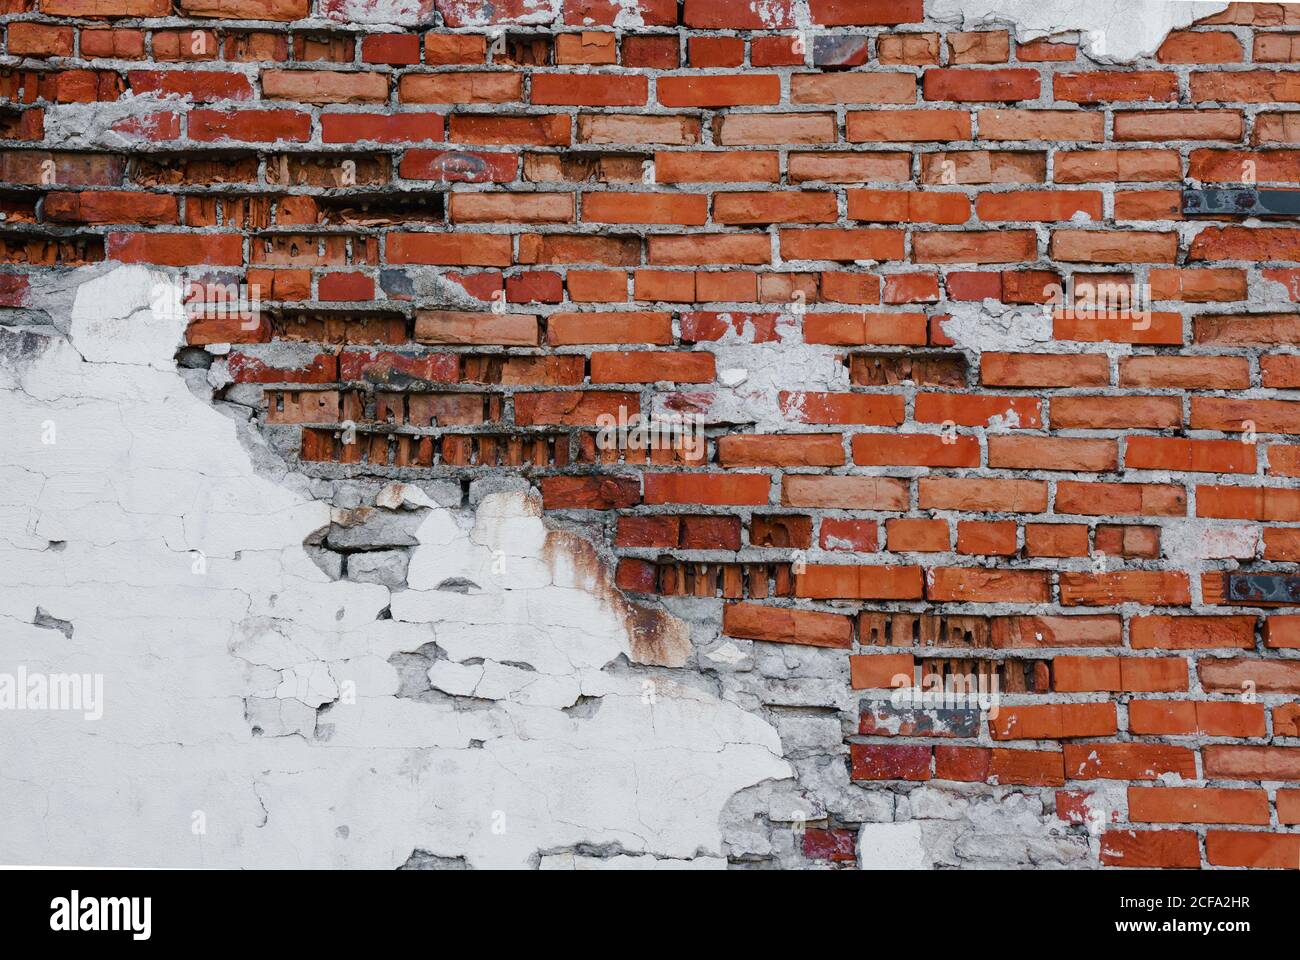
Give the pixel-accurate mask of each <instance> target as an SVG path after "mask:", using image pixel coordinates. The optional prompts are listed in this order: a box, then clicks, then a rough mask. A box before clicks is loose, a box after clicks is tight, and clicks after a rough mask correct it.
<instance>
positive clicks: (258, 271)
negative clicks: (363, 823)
mask: <svg viewBox="0 0 1300 960" xmlns="http://www.w3.org/2000/svg"><path fill="white" fill-rule="evenodd" d="M417 6H418V9H417ZM552 8H553V9H552ZM625 8H626V9H625ZM0 10H3V12H4V18H3V19H4V59H3V67H2V68H0V96H3V98H4V102H3V104H2V105H0V137H3V139H4V143H3V144H2V145H0V147H2V149H0V180H2V181H3V193H0V209H2V210H3V213H4V220H3V224H0V304H3V305H4V306H6V307H11V308H18V309H21V308H22V307H23V306H24V303H25V297H26V291H27V289H28V286H29V283H30V282H31V279H32V275H33V274H36V273H39V272H41V271H54V270H61V269H63V268H68V267H75V266H80V265H85V264H89V263H96V262H99V261H106V260H107V261H117V262H123V263H145V264H150V265H156V266H159V267H165V268H174V269H175V270H178V271H181V272H182V273H183V274H184V276H185V278H186V279H187V281H189V282H190V283H191V284H192V287H191V290H192V293H193V299H192V303H191V306H192V307H193V308H194V310H193V313H194V319H193V322H192V323H191V324H190V326H189V333H188V346H187V347H186V348H184V349H183V350H182V351H181V353H180V359H181V361H182V363H183V364H184V365H186V366H189V367H195V366H210V367H212V368H213V369H214V370H219V371H220V374H221V378H222V382H223V383H225V388H224V389H225V393H226V397H227V398H228V399H231V400H235V401H240V400H244V401H247V398H249V397H253V398H255V399H254V400H252V401H248V402H251V403H252V404H255V416H256V417H257V419H258V421H259V423H261V424H263V429H264V431H265V432H266V434H267V435H268V436H269V437H273V438H274V439H275V441H276V442H277V443H278V444H280V446H281V447H282V448H283V449H286V450H287V451H288V456H289V459H290V460H291V461H292V462H293V463H294V466H295V467H296V468H297V469H299V470H301V471H302V472H304V473H307V474H309V475H313V476H319V477H327V478H338V477H355V476H367V477H386V478H404V479H420V478H440V479H446V478H451V479H458V480H465V481H468V480H471V479H476V478H480V477H483V476H497V475H511V476H523V477H526V478H527V479H528V480H529V481H531V482H532V483H534V484H535V485H536V486H537V488H538V489H539V490H540V493H541V496H542V497H543V502H544V506H545V509H546V510H547V511H548V512H549V513H551V514H553V515H554V516H555V517H556V518H559V519H563V520H567V521H572V522H573V523H577V524H581V525H585V526H586V528H587V529H588V531H589V532H590V533H591V535H592V536H593V537H595V538H596V539H597V540H598V541H599V542H600V543H601V545H602V547H603V548H605V549H607V550H609V551H610V552H611V553H612V555H613V556H614V557H615V558H616V563H617V579H618V583H619V585H620V586H621V587H622V588H623V589H624V590H625V591H626V592H627V593H629V594H632V595H639V596H640V598H641V599H642V600H643V601H645V602H653V603H662V604H665V605H666V606H667V607H668V608H670V609H674V610H676V611H677V612H679V613H683V615H685V612H693V613H694V615H695V618H696V619H697V620H701V619H702V621H703V622H702V624H701V626H702V629H703V630H705V631H707V632H711V634H714V635H716V634H718V633H719V632H720V633H721V634H722V635H724V636H726V637H732V638H737V639H739V640H751V641H759V645H758V646H759V647H760V648H765V647H766V646H767V645H801V646H809V647H815V648H821V649H822V650H823V652H824V656H826V657H829V658H835V659H834V662H835V663H837V664H839V665H840V669H841V670H842V672H843V674H844V675H845V676H846V677H847V678H848V680H849V683H850V685H851V688H852V695H851V696H846V697H844V698H843V699H841V700H839V701H838V702H839V703H841V704H843V703H849V704H851V707H850V708H849V709H848V710H847V711H845V710H842V709H841V710H840V712H839V713H838V714H837V715H838V717H839V719H840V721H841V723H842V725H843V729H844V732H845V737H844V744H843V745H842V751H841V754H840V755H839V757H838V758H837V759H836V761H835V762H837V763H842V764H847V766H848V773H849V777H850V778H851V779H852V780H853V781H855V782H857V783H858V784H859V785H860V786H861V787H863V788H864V789H866V790H869V791H876V790H880V791H893V792H897V793H898V795H900V796H904V795H906V794H907V791H908V790H910V789H912V788H913V785H914V784H916V783H917V782H918V781H936V782H943V783H946V784H954V785H958V784H981V783H982V784H986V785H996V786H999V787H1006V786H1012V787H1015V788H1016V791H1015V792H1018V793H1024V794H1026V795H1030V796H1032V797H1036V798H1038V799H1040V800H1041V802H1042V804H1043V809H1045V810H1046V811H1048V813H1049V814H1052V813H1053V812H1054V816H1055V818H1056V823H1057V825H1058V827H1059V829H1060V831H1062V833H1063V835H1077V836H1089V835H1091V836H1092V838H1093V841H1094V842H1093V845H1092V847H1091V850H1092V859H1091V861H1090V862H1092V863H1096V862H1098V861H1099V862H1100V863H1101V864H1104V865H1114V866H1158V867H1198V866H1257V867H1292V868H1295V867H1297V866H1300V833H1298V832H1297V831H1296V826H1297V824H1300V704H1297V702H1296V695H1297V693H1300V659H1297V657H1296V654H1295V651H1296V650H1297V649H1298V648H1300V610H1298V609H1297V608H1300V577H1297V575H1296V574H1295V567H1294V561H1295V560H1296V559H1297V558H1298V557H1300V488H1297V485H1296V481H1295V478H1296V477H1297V476H1300V447H1297V446H1296V445H1295V442H1294V438H1295V435H1296V434H1300V398H1298V397H1297V394H1296V393H1295V391H1296V389H1297V388H1300V354H1297V351H1296V347H1297V346H1300V316H1298V315H1297V309H1296V306H1295V303H1296V301H1300V229H1297V228H1296V227H1295V226H1294V225H1293V224H1292V223H1290V222H1288V221H1287V220H1286V219H1285V218H1283V219H1273V220H1270V219H1268V218H1267V217H1264V218H1263V219H1260V218H1258V217H1256V218H1255V219H1249V218H1248V217H1247V216H1246V215H1245V213H1249V212H1254V213H1255V214H1257V213H1258V210H1259V208H1258V207H1250V208H1249V210H1247V208H1244V207H1243V208H1242V210H1243V211H1244V212H1241V213H1239V212H1233V213H1228V214H1224V213H1213V212H1211V213H1207V214H1195V215H1190V214H1189V215H1184V213H1183V212H1182V211H1183V210H1184V209H1185V204H1188V203H1195V202H1198V195H1195V194H1190V195H1189V197H1188V198H1186V199H1185V198H1184V196H1183V191H1184V190H1185V189H1188V190H1190V189H1195V188H1200V187H1222V186H1230V187H1234V188H1236V189H1239V190H1251V189H1254V188H1260V189H1267V188H1276V189H1282V190H1285V189H1287V184H1289V183H1290V184H1294V183H1295V182H1296V181H1297V180H1300V149H1298V148H1296V147H1295V145H1296V143H1297V142H1300V122H1293V121H1292V119H1291V118H1292V117H1300V112H1298V111H1297V109H1296V108H1297V105H1300V72H1297V71H1296V70H1295V69H1294V66H1293V64H1294V63H1295V62H1300V8H1297V7H1294V6H1285V7H1284V6H1281V5H1272V4H1232V5H1231V6H1230V7H1229V8H1228V10H1227V11H1226V12H1224V13H1221V14H1216V15H1213V16H1210V17H1208V18H1206V19H1204V20H1202V21H1200V22H1199V23H1197V24H1196V25H1194V26H1192V27H1190V28H1188V29H1186V30H1181V31H1178V32H1175V33H1173V34H1171V35H1170V36H1169V37H1168V38H1167V39H1166V40H1165V42H1164V43H1163V45H1162V46H1161V47H1160V49H1159V51H1158V52H1157V53H1156V55H1155V56H1154V57H1152V58H1149V59H1146V60H1144V61H1141V62H1138V63H1135V64H1132V65H1128V66H1115V65H1106V64H1099V63H1095V62H1093V61H1092V60H1090V59H1089V58H1088V57H1087V56H1085V55H1084V54H1083V53H1081V52H1080V50H1079V49H1078V48H1077V46H1076V44H1075V42H1074V41H1075V39H1076V38H1075V37H1073V36H1063V37H1059V38H1051V39H1047V40H1037V41H1030V42H1023V43H1022V42H1017V40H1016V38H1015V36H1014V35H1011V34H1009V33H1008V31H1006V30H986V31H978V32H971V31H958V30H954V29H951V28H950V27H949V26H945V25H944V24H937V23H933V22H927V21H926V19H925V14H924V11H923V9H922V2H921V0H890V2H885V0H808V2H807V3H806V4H804V3H797V4H795V3H792V2H790V0H774V2H772V3H763V4H759V5H754V4H751V3H748V2H741V0H684V3H681V4H677V3H675V2H673V0H641V2H640V3H634V4H631V5H630V6H629V5H627V4H619V3H613V2H608V0H562V2H561V0H554V2H553V3H550V4H547V3H542V4H525V3H522V2H518V0H506V2H502V3H500V4H498V5H495V6H490V7H489V6H486V5H483V6H476V5H472V4H467V3H464V2H452V0H435V2H429V0H425V2H423V3H421V4H418V5H417V4H415V3H405V4H397V3H385V2H382V0H353V2H350V0H318V2H317V3H315V4H313V3H312V2H311V0H222V2H220V3H218V2H215V0H176V2H175V3H174V4H173V3H170V2H167V0H3V3H2V4H0ZM485 11H486V12H485ZM629 11H630V12H629ZM634 22H635V25H633V23H634ZM1234 196H1236V197H1242V198H1244V200H1243V202H1245V203H1248V204H1255V203H1257V202H1259V203H1264V204H1265V205H1266V206H1267V204H1269V203H1273V204H1276V203H1281V202H1284V201H1285V199H1286V198H1282V199H1281V200H1278V199H1277V198H1273V199H1271V200H1269V199H1268V198H1267V196H1263V197H1261V196H1257V195H1254V194H1247V193H1240V194H1236V195H1234ZM232 291H233V294H232ZM1121 292H1122V293H1121ZM232 295H233V296H234V297H235V299H236V300H237V301H238V302H240V303H243V301H244V298H246V297H247V298H249V299H255V300H256V301H257V303H256V304H255V307H256V309H254V310H252V311H242V310H239V311H235V310H231V309H228V307H229V305H230V297H231V296H232ZM633 415H642V416H644V417H647V418H649V417H651V416H652V415H653V416H656V417H658V418H659V419H658V421H656V422H659V423H663V422H667V420H668V419H669V418H671V417H678V418H680V419H681V421H682V424H683V426H684V428H687V429H689V430H693V429H695V428H696V427H697V426H700V427H702V429H703V433H704V442H703V443H702V445H699V446H695V445H693V444H690V443H674V442H667V443H659V444H654V445H652V447H651V449H646V448H644V447H638V446H636V445H635V444H634V443H629V442H626V441H627V438H626V437H619V436H617V435H615V440H616V443H615V446H614V448H613V449H611V448H610V445H609V443H608V442H606V441H608V440H609V433H608V431H606V432H604V433H602V431H601V428H602V426H604V425H606V424H607V423H608V420H606V419H602V418H614V419H615V420H616V421H617V420H618V419H619V418H622V420H623V421H624V422H625V421H626V420H627V419H628V418H629V417H632V416H633ZM691 436H694V435H693V434H692V435H691ZM695 439H699V438H698V437H695ZM670 441H671V438H670ZM691 600H702V601H708V603H707V604H704V605H700V604H695V605H693V606H692V605H691V604H690V603H689V602H688V601H691ZM700 610H705V611H706V612H707V616H704V617H703V618H701V616H700V614H699V611H700ZM700 669H704V667H700ZM900 675H902V676H908V677H913V678H914V679H919V680H920V682H921V683H922V684H927V683H930V682H932V680H931V678H935V677H938V678H940V679H941V680H943V679H945V678H959V679H961V680H963V682H970V681H971V679H972V678H975V679H978V680H979V681H981V682H982V683H984V684H985V686H984V687H983V688H981V689H996V690H997V692H998V694H999V697H1000V702H999V703H998V704H997V708H996V710H994V711H991V715H990V712H981V711H980V710H979V709H978V707H973V706H970V705H969V704H964V703H963V704H961V705H956V706H949V705H938V706H936V705H926V704H921V705H916V704H914V703H912V704H909V702H908V701H906V700H903V699H900V697H898V696H897V695H896V694H891V689H890V688H891V687H893V686H895V685H896V683H897V681H896V678H897V677H899V676H900ZM809 697H810V698H811V700H815V699H816V697H815V696H813V695H811V694H810V695H809ZM799 702H800V703H805V701H802V700H801V701H799ZM828 702H832V703H834V702H836V701H835V700H834V698H832V699H831V700H830V701H828ZM805 705H812V706H816V707H819V708H820V707H822V706H824V704H822V703H820V702H818V703H811V702H809V703H806V704H805ZM963 789H964V788H963ZM856 826H857V823H855V822H853V821H852V820H851V819H849V818H847V817H845V816H839V815H830V816H827V817H826V818H825V819H824V820H821V821H818V823H817V824H815V825H814V826H813V827H811V828H810V829H808V830H807V831H806V833H805V834H804V839H803V845H804V846H803V852H804V855H805V856H806V857H807V858H808V859H809V860H812V861H830V862H837V863H838V862H847V861H852V859H853V857H854V855H855V849H854V846H855V832H854V828H855V827H856Z"/></svg>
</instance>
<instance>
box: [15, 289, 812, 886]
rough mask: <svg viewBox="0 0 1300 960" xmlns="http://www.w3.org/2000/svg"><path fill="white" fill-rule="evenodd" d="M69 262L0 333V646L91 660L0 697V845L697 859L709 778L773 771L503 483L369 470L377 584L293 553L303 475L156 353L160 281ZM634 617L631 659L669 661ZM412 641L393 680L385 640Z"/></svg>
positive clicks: (728, 710)
mask: <svg viewBox="0 0 1300 960" xmlns="http://www.w3.org/2000/svg"><path fill="white" fill-rule="evenodd" d="M93 272H94V271H85V272H83V274H82V275H81V276H79V277H77V280H80V281H81V282H80V283H73V282H71V281H68V280H64V281H63V282H62V285H61V287H60V289H57V290H53V291H50V297H51V299H52V301H53V302H52V303H51V304H50V306H51V307H52V309H51V310H50V315H51V316H52V317H54V318H56V319H58V318H59V306H60V304H59V302H58V296H57V295H58V294H63V295H64V296H65V297H66V295H68V294H69V292H71V291H75V300H74V302H73V303H72V306H71V309H70V311H68V313H67V314H66V316H67V317H68V318H70V319H69V322H68V323H67V324H66V326H67V330H66V334H65V333H61V332H60V331H59V330H57V329H54V328H45V329H41V328H32V329H31V330H30V331H29V332H27V333H25V334H24V333H17V332H14V331H12V330H6V331H5V332H4V334H3V336H4V343H5V345H6V346H5V349H4V351H3V361H0V378H2V379H0V418H2V419H3V421H4V422H5V423H6V424H8V425H9V430H8V432H9V435H10V444H9V446H10V455H9V456H8V458H7V462H6V464H5V465H4V466H3V467H0V476H2V477H3V483H0V490H3V491H4V492H3V508H2V510H3V512H2V513H0V531H2V533H0V578H3V582H2V583H0V587H2V589H0V616H3V618H4V620H5V623H6V630H5V633H6V637H7V641H8V642H7V643H6V649H5V660H6V661H9V662H10V664H11V666H12V665H13V664H16V663H18V662H22V663H26V664H27V665H28V667H29V669H32V670H36V669H44V670H46V671H50V672H55V671H60V672H62V671H77V672H82V673H101V674H103V676H104V691H105V692H104V696H105V701H106V704H105V709H104V716H103V719H102V720H100V721H95V722H92V721H87V720H84V719H83V718H82V716H81V715H80V714H61V713H56V712H42V713H36V712H30V713H22V712H14V713H12V714H9V715H8V716H6V717H5V722H6V736H5V737H4V739H3V742H2V745H0V778H2V779H3V782H4V789H3V790H0V818H3V822H4V823H5V825H6V826H5V830H4V831H3V834H0V861H3V862H8V863H64V864H89V865H128V864H134V865H153V866H162V865H172V866H200V865H203V866H249V867H256V866H261V867H270V866H279V867H283V866H312V867H321V866H366V867H392V866H398V865H400V864H402V863H403V862H405V861H406V860H407V858H408V857H409V856H410V855H411V853H412V851H413V850H417V849H418V850H421V851H425V852H427V853H430V854H433V855H436V856H440V857H444V858H450V859H457V858H462V859H463V861H464V862H466V863H467V864H468V865H470V866H475V867H482V866H524V865H528V864H530V863H536V862H537V858H538V857H539V856H541V855H542V854H546V853H550V852H557V851H558V852H560V853H563V852H564V851H566V850H567V851H570V852H572V850H573V849H574V848H576V847H579V846H582V845H593V846H597V847H605V848H608V847H610V846H611V845H613V846H615V847H616V848H618V849H619V850H621V851H623V852H624V853H625V854H627V855H628V858H629V859H631V860H633V861H635V860H636V859H637V857H636V855H638V854H646V855H652V856H653V857H656V858H661V857H662V858H677V859H683V858H691V857H694V856H695V855H696V854H697V853H702V854H705V855H708V856H710V857H711V858H712V859H713V860H714V861H715V862H716V861H718V858H719V856H720V855H721V836H720V833H719V813H720V811H721V809H722V807H723V804H724V803H725V801H726V800H727V799H728V798H729V797H730V796H731V795H732V794H734V793H736V792H737V791H738V790H741V789H742V788H745V787H748V786H751V785H754V784H758V783H761V782H764V781H768V780H780V779H783V778H787V777H789V775H790V767H789V764H788V763H787V762H786V761H785V760H783V759H782V756H781V754H782V750H781V744H780V741H779V739H778V737H777V733H776V731H775V730H774V729H773V728H772V727H771V726H770V725H769V724H767V723H766V722H764V721H763V720H762V719H761V718H759V717H758V716H756V715H754V714H752V713H749V712H746V711H744V710H742V709H741V708H739V707H738V706H736V705H734V704H732V703H728V702H725V701H723V700H721V699H719V697H718V696H716V695H715V693H714V692H713V691H711V690H710V689H709V687H708V685H707V684H706V683H704V682H702V681H700V680H699V678H698V677H697V676H693V675H691V674H689V673H685V672H680V671H675V672H671V673H670V672H668V671H665V670H662V669H655V668H652V667H649V666H646V665H644V664H640V663H636V662H635V661H637V660H639V659H647V656H646V651H645V650H641V649H638V641H637V638H636V637H635V635H634V634H633V633H632V632H631V631H630V630H629V628H628V626H627V623H628V622H629V620H628V617H627V615H626V611H624V610H622V609H621V606H620V605H621V604H625V603H626V601H623V600H622V599H621V597H618V596H616V595H613V591H611V590H610V589H609V588H608V585H607V584H604V585H602V583H603V581H604V578H606V577H607V573H606V572H605V571H604V570H603V568H600V567H599V565H598V564H593V561H594V555H593V554H591V553H589V552H586V551H583V550H582V549H581V548H580V547H578V546H576V545H575V544H574V543H573V542H572V541H571V540H570V539H569V537H570V536H571V535H558V536H557V535H556V534H553V533H551V532H549V531H548V530H547V529H546V528H545V526H544V525H543V523H542V521H541V519H540V517H539V515H538V514H539V510H538V506H537V504H536V501H534V500H531V499H530V498H529V497H527V496H525V495H523V494H519V493H510V492H502V493H496V494H490V495H488V496H487V497H485V498H484V499H483V500H482V501H481V502H480V503H479V504H478V508H477V511H476V512H475V513H473V514H472V516H471V515H470V514H468V513H467V512H462V511H453V510H449V509H447V508H445V507H441V506H438V505H437V504H436V503H434V501H432V500H431V499H430V498H429V497H428V496H426V495H425V494H423V493H422V492H420V491H419V490H418V489H408V490H406V491H403V490H401V489H398V490H397V491H393V490H389V491H388V492H387V494H386V499H385V502H387V503H389V504H390V505H391V506H392V507H393V508H395V509H394V510H389V512H403V513H412V514H415V515H417V516H418V517H419V521H418V525H416V526H415V537H414V539H415V543H416V545H415V547H414V548H413V550H412V555H411V561H410V570H409V574H408V581H409V586H408V587H407V588H406V589H404V590H397V591H394V590H391V589H389V588H388V587H385V586H383V585H380V584H375V583H357V582H351V581H347V580H333V579H331V577H330V576H329V575H328V574H327V573H326V572H324V571H323V570H322V569H321V568H320V567H319V566H318V565H317V564H316V563H315V562H313V560H312V558H311V557H310V556H309V554H308V553H307V551H306V550H305V549H304V546H303V544H304V541H305V540H311V539H312V538H313V537H315V536H317V535H318V534H319V531H321V530H322V529H325V528H329V527H330V524H331V506H330V504H329V503H328V502H327V500H326V499H325V498H324V497H313V496H312V495H311V493H309V490H308V487H309V486H310V484H309V483H308V482H307V481H305V480H304V479H303V478H301V477H289V476H283V477H281V482H276V481H275V480H273V479H270V478H268V477H267V476H266V475H264V473H263V472H262V471H259V469H258V468H257V467H255V466H254V463H253V460H252V459H251V458H250V454H249V450H248V447H249V446H250V445H252V446H256V445H257V444H258V443H259V440H258V438H257V437H256V436H255V435H252V434H251V432H250V431H249V430H248V428H247V427H246V426H244V425H241V424H240V423H238V422H236V420H235V419H233V418H230V417H226V416H222V414H221V413H219V412H218V411H217V410H216V409H214V408H213V407H212V406H210V405H208V404H207V403H205V402H203V400H201V399H200V398H199V397H196V396H195V395H194V394H193V393H191V391H190V389H189V388H188V387H187V385H186V383H185V381H184V380H183V379H182V378H181V377H179V376H178V375H177V372H176V370H175V368H174V365H173V359H172V358H173V355H174V353H175V350H176V347H177V344H178V343H179V341H180V339H181V335H182V331H183V324H184V319H183V316H182V314H181V312H180V311H179V310H176V311H172V310H168V309H160V308H159V306H160V304H163V305H165V304H166V303H167V301H168V299H169V297H170V296H176V295H177V290H178V288H177V287H176V286H175V285H174V284H172V283H170V282H167V281H166V280H165V279H164V278H161V277H160V275H156V274H153V273H151V272H149V271H147V270H145V269H144V268H140V267H124V268H119V269H117V270H114V271H111V272H109V273H103V274H102V275H100V276H93V277H92V276H86V275H85V274H86V273H93ZM160 280H163V282H162V284H161V286H160ZM160 289H161V290H163V291H164V295H163V296H162V297H161V298H160V297H159V290H160ZM40 296H41V295H40V293H39V292H38V293H37V296H36V297H35V302H36V303H37V304H39V302H40ZM51 426H52V427H53V431H54V432H53V435H52V439H53V442H52V443H45V442H43V439H50V438H51V434H50V432H49V431H50V428H51ZM241 434H242V442H241ZM321 492H322V491H320V490H319V489H317V490H315V493H317V494H319V493H321ZM374 509H375V510H377V511H384V510H387V509H388V508H385V507H376V508H374ZM336 519H338V517H337V515H336ZM449 584H450V585H451V587H450V588H449V587H448V586H447V585H449ZM440 585H443V589H439V586H440ZM38 607H39V608H42V609H44V610H45V611H48V612H49V614H50V615H52V616H55V617H57V618H59V619H61V620H64V621H66V622H68V623H69V624H71V626H72V632H71V636H69V637H64V636H62V634H61V633H59V632H58V631H55V630H51V629H44V628H42V627H39V626H36V625H34V624H33V622H32V621H33V611H35V610H36V609H37V608H38ZM665 620H666V622H665V624H664V625H662V627H661V631H662V632H663V633H664V634H666V635H667V636H668V637H669V640H668V641H665V642H664V644H662V645H661V646H659V647H657V648H655V649H653V650H651V651H649V659H654V660H658V661H660V662H665V663H672V664H678V663H680V662H681V660H682V658H683V655H684V653H685V649H684V647H683V644H685V643H686V640H685V637H684V634H682V633H681V632H680V631H681V629H682V627H681V625H680V624H679V623H677V622H676V621H674V620H672V618H668V617H666V615H665ZM417 652H418V653H421V654H422V655H423V656H424V657H426V658H427V659H429V660H430V661H431V668H430V669H429V670H428V675H429V681H428V682H427V683H426V684H425V685H424V687H425V689H423V690H420V691H417V692H414V693H413V692H412V691H410V690H409V689H407V688H406V687H404V682H403V679H402V678H401V676H399V669H398V667H397V666H395V665H394V663H393V662H392V661H393V659H394V658H395V656H400V655H403V654H415V653H417ZM200 820H202V821H204V822H205V823H204V826H205V832H201V833H194V832H193V829H192V828H193V827H194V825H195V824H196V823H198V822H200ZM550 865H554V864H550Z"/></svg>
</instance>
